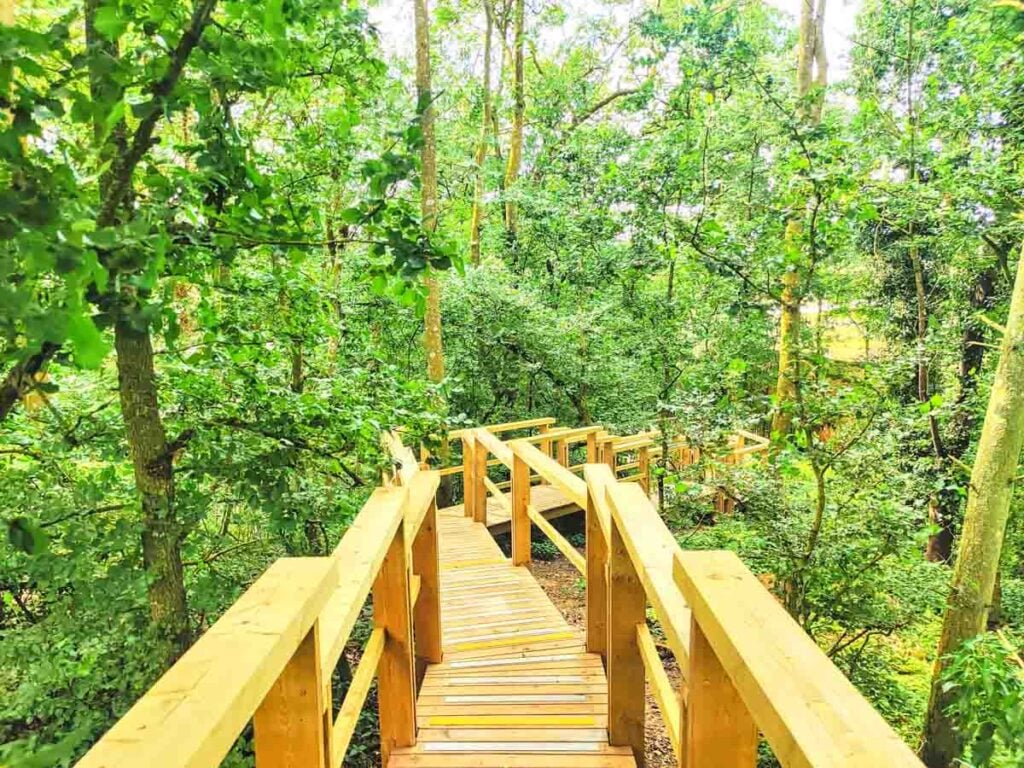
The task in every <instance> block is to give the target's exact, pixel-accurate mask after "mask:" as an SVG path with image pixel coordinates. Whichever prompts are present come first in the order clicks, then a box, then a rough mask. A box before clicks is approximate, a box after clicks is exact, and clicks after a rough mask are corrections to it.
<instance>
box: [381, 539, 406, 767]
mask: <svg viewBox="0 0 1024 768" xmlns="http://www.w3.org/2000/svg"><path fill="white" fill-rule="evenodd" d="M373 621H374V625H375V626H377V627H380V628H382V629H383V630H384V632H385V640H384V652H383V654H382V655H381V659H380V666H379V667H378V670H377V700H378V703H379V705H380V752H381V761H382V764H383V765H387V763H388V759H389V758H390V756H391V753H392V752H393V751H394V750H395V748H397V747H411V746H412V745H413V744H415V743H416V674H415V664H414V659H413V637H412V607H411V605H410V593H409V562H408V558H407V557H406V548H405V526H404V525H400V526H398V530H397V531H396V533H395V538H394V539H393V540H392V542H391V546H390V547H389V548H388V553H387V555H386V556H385V557H384V562H383V564H382V565H381V568H380V571H379V572H378V573H377V579H376V581H375V582H374V585H373Z"/></svg>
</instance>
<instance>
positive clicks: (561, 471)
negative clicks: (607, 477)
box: [508, 440, 587, 509]
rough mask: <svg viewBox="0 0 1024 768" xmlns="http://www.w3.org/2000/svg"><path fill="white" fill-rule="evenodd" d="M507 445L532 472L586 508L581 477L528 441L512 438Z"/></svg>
mask: <svg viewBox="0 0 1024 768" xmlns="http://www.w3.org/2000/svg"><path fill="white" fill-rule="evenodd" d="M508 447H509V448H510V450H511V451H512V452H513V453H514V454H515V455H516V456H518V457H519V458H521V459H522V460H523V461H524V462H525V463H526V464H527V466H529V467H530V468H531V469H532V470H533V471H534V472H536V473H537V474H538V475H540V476H541V477H543V478H544V479H545V480H547V481H548V482H549V483H551V484H552V485H554V486H555V487H557V488H558V489H559V490H560V491H562V493H564V494H565V495H566V496H567V497H568V498H569V500H570V501H571V502H572V503H573V504H575V505H577V506H578V507H579V508H580V509H586V507H587V485H586V483H585V482H583V480H582V479H580V478H578V477H576V475H574V474H573V473H572V472H570V471H569V470H568V469H566V468H565V467H563V466H561V465H560V464H559V463H558V462H557V461H555V460H554V459H552V458H551V457H550V456H546V455H545V454H544V453H543V451H541V450H540V449H538V448H536V447H534V446H532V445H530V444H529V443H524V442H522V441H519V440H513V441H512V442H511V443H509V444H508Z"/></svg>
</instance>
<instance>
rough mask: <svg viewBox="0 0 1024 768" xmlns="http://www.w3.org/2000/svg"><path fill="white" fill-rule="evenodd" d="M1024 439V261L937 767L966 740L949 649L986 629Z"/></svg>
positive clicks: (948, 636) (950, 641)
mask: <svg viewBox="0 0 1024 768" xmlns="http://www.w3.org/2000/svg"><path fill="white" fill-rule="evenodd" d="M1022 444H1024V269H1021V267H1020V263H1019V262H1018V266H1017V277H1016V280H1015V282H1014V286H1013V297H1012V299H1011V302H1010V315H1009V318H1008V319H1007V322H1006V327H1005V329H1004V331H1003V340H1002V344H1001V346H1000V351H999V364H998V366H997V368H996V374H995V380H994V381H993V383H992V392H991V394H990V395H989V401H988V409H987V410H986V412H985V421H984V423H983V425H982V428H981V438H980V439H979V442H978V453H977V456H976V457H975V459H974V467H973V468H972V471H971V482H970V486H969V488H968V491H967V511H966V512H965V514H964V527H963V533H962V535H961V538H960V549H959V552H958V553H957V557H956V565H955V567H954V570H953V585H952V587H951V589H950V592H949V599H948V601H947V604H946V612H945V616H944V617H943V621H942V634H941V636H940V638H939V649H938V654H937V658H936V661H935V668H934V670H933V674H932V686H931V695H930V697H929V701H928V713H927V716H926V719H925V740H924V746H923V748H922V752H921V755H922V758H923V759H924V761H925V763H926V764H927V765H928V766H929V768H950V767H951V766H953V765H954V763H955V761H956V760H957V759H958V758H959V757H960V756H961V751H962V745H961V744H960V740H959V737H958V735H957V732H956V731H955V730H954V728H953V722H952V720H951V719H950V717H949V715H948V714H947V710H948V708H949V705H950V704H951V703H952V701H953V696H954V695H955V694H954V692H952V691H949V690H945V689H944V686H943V682H944V681H943V673H944V672H945V670H946V667H947V666H948V664H949V654H951V653H954V652H956V651H957V650H958V649H959V648H960V647H961V645H963V643H964V642H965V641H966V640H969V639H970V638H972V637H974V636H976V635H979V634H981V633H982V632H983V631H984V630H985V624H986V621H987V620H988V613H989V608H990V606H991V605H992V595H993V592H994V590H995V583H996V574H997V573H998V570H999V558H1000V555H1001V554H1002V549H1003V537H1004V535H1005V533H1006V522H1007V520H1008V519H1009V516H1010V501H1011V499H1012V498H1013V485H1014V479H1015V478H1016V475H1017V462H1018V460H1019V457H1020V450H1021V445H1022Z"/></svg>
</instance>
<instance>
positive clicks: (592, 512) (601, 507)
mask: <svg viewBox="0 0 1024 768" xmlns="http://www.w3.org/2000/svg"><path fill="white" fill-rule="evenodd" d="M583 477H584V479H585V481H586V483H587V519H586V542H587V650H588V651H590V652H592V653H599V654H601V656H602V657H605V656H607V650H608V537H609V533H610V531H609V527H610V526H611V522H610V521H611V515H610V513H609V512H608V508H607V505H608V502H607V500H606V498H605V496H606V493H607V490H606V488H607V485H608V484H609V483H614V482H615V478H614V477H612V473H611V470H610V469H608V467H607V466H605V465H603V464H588V465H586V466H585V467H584V469H583Z"/></svg>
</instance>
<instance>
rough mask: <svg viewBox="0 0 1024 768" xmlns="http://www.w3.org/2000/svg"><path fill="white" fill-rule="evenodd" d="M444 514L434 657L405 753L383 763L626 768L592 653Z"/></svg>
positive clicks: (523, 579)
mask: <svg viewBox="0 0 1024 768" xmlns="http://www.w3.org/2000/svg"><path fill="white" fill-rule="evenodd" d="M541 487H543V486H541ZM456 509H457V510H458V511H456ZM456 509H451V508H450V509H448V510H444V511H442V513H441V514H440V515H439V519H438V527H439V546H440V563H441V626H442V633H443V648H444V661H443V662H442V663H441V664H436V665H432V666H430V667H429V668H428V669H427V672H426V676H425V677H424V680H423V686H422V688H421V690H420V693H419V697H418V700H417V706H416V716H417V725H418V728H419V734H418V737H417V744H416V746H415V747H412V748H409V749H405V750H397V751H396V752H395V754H394V755H393V756H392V758H391V761H390V763H389V765H390V766H392V768H412V767H413V766H416V767H418V768H440V767H441V766H445V767H446V768H460V767H462V766H476V767H479V768H498V767H499V766H507V767H508V768H527V767H529V768H559V767H561V766H566V767H568V766H579V768H598V767H599V766H600V767H601V768H606V767H607V768H633V766H635V762H634V760H633V757H632V754H631V752H630V750H629V749H628V748H626V747H611V746H609V745H608V730H607V729H608V695H607V691H608V685H607V680H606V678H605V674H604V668H603V666H602V664H601V659H600V657H599V656H598V655H596V654H590V653H587V652H586V650H585V647H584V638H583V633H582V632H580V631H579V630H577V629H575V628H573V627H571V626H569V624H568V623H567V622H566V620H565V619H564V618H563V616H562V615H561V613H559V611H558V609H557V608H555V606H554V605H553V604H552V602H551V601H550V600H549V599H548V597H547V595H546V594H545V592H544V590H543V589H541V587H540V585H539V584H538V583H537V582H536V581H535V580H534V578H533V576H532V575H531V574H530V572H529V570H527V569H526V568H524V567H518V568H516V567H513V566H512V564H511V561H510V560H509V559H508V558H506V557H505V556H504V554H503V553H502V551H501V549H500V548H499V547H498V545H497V544H496V543H495V541H494V539H493V538H492V536H491V534H490V533H489V532H488V529H487V528H486V527H485V526H484V525H482V524H480V523H474V522H472V521H471V520H469V519H467V518H465V517H463V516H462V515H461V509H460V508H456Z"/></svg>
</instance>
